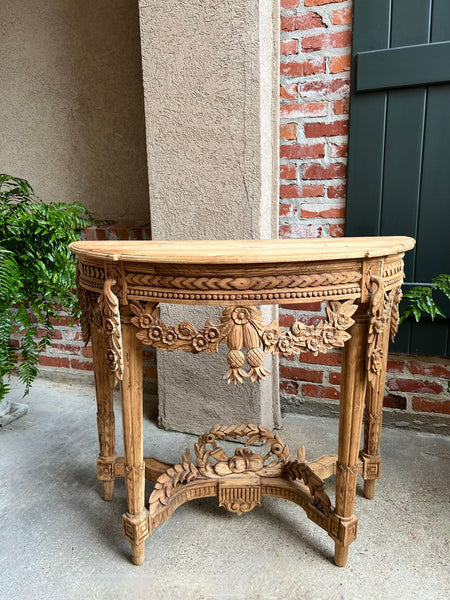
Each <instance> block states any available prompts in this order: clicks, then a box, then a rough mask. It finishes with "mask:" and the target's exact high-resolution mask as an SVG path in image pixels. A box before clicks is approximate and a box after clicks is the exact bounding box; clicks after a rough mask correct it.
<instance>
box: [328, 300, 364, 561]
mask: <svg viewBox="0 0 450 600" xmlns="http://www.w3.org/2000/svg"><path fill="white" fill-rule="evenodd" d="M353 318H354V319H355V324H354V325H353V326H352V328H351V329H350V330H349V333H350V335H351V336H352V337H351V339H350V340H349V341H348V342H347V343H346V345H345V348H344V351H343V363H342V384H341V397H340V415H339V445H338V464H337V470H336V506H335V511H334V515H333V524H332V527H331V532H330V535H332V537H333V538H334V540H335V554H334V560H335V563H336V564H337V565H338V566H339V567H343V566H345V564H346V563H347V557H348V547H349V545H350V544H351V542H353V541H354V540H355V539H356V531H357V525H358V519H357V517H356V516H355V515H354V514H353V507H354V503H355V495H356V480H357V477H358V468H357V462H358V454H359V446H360V437H361V426H362V415H363V407H364V395H365V391H366V382H367V374H366V365H365V350H366V339H367V324H368V315H367V312H366V310H365V308H364V307H362V308H359V309H358V312H357V313H356V314H355V315H354V317H353Z"/></svg>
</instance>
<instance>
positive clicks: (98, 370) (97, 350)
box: [91, 327, 117, 500]
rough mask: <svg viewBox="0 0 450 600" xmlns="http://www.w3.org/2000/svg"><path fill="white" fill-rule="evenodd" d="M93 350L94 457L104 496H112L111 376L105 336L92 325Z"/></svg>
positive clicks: (112, 425) (106, 497) (106, 498)
mask: <svg viewBox="0 0 450 600" xmlns="http://www.w3.org/2000/svg"><path fill="white" fill-rule="evenodd" d="M91 338H92V353H93V363H94V376H95V392H96V398H97V428H98V441H99V446H100V454H99V457H98V460H97V477H98V479H99V480H100V481H102V482H103V499H104V500H112V499H113V497H114V465H115V462H116V458H117V454H116V452H115V419H114V407H113V385H114V383H113V376H112V374H111V371H110V369H109V367H108V362H107V340H106V336H105V335H104V334H103V333H102V332H101V331H99V330H98V329H97V328H96V327H91Z"/></svg>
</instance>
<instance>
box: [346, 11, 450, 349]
mask: <svg viewBox="0 0 450 600" xmlns="http://www.w3.org/2000/svg"><path fill="white" fill-rule="evenodd" d="M353 26H354V37H353V50H352V54H353V68H352V81H351V101H350V133H349V165H348V189H347V217H346V235H410V236H412V237H415V238H416V239H417V247H416V249H415V250H414V251H413V252H410V253H408V255H407V256H406V259H405V272H406V281H407V282H409V284H410V285H411V284H413V283H415V282H418V283H427V282H430V281H431V279H432V278H433V277H434V276H435V275H437V274H439V273H443V272H447V273H450V231H449V230H450V149H449V148H450V141H449V140H450V85H449V84H448V83H447V82H449V81H450V0H390V1H389V0H382V1H381V2H378V1H377V2H374V1H373V0H354V25H353ZM402 61H403V62H402ZM407 288H408V285H406V289H407ZM443 304H444V306H443V308H444V309H445V310H446V311H447V312H448V314H450V303H449V302H445V301H444V303H443ZM449 349H450V328H449V321H448V320H445V319H437V320H436V321H435V322H434V323H433V322H431V321H430V320H424V321H423V322H421V323H419V324H416V323H414V322H407V323H404V324H403V325H402V326H401V328H400V331H399V334H398V338H397V341H396V343H395V344H394V345H393V347H392V350H394V351H397V352H411V353H417V354H436V355H442V356H443V355H448V354H449Z"/></svg>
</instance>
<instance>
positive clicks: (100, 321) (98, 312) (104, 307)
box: [76, 263, 123, 385]
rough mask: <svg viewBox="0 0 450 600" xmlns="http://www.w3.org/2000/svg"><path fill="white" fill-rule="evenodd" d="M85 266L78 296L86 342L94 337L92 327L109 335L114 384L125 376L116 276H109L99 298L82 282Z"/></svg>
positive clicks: (82, 332) (109, 351) (109, 354)
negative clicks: (95, 297)
mask: <svg viewBox="0 0 450 600" xmlns="http://www.w3.org/2000/svg"><path fill="white" fill-rule="evenodd" d="M80 275H81V267H80V263H78V265H77V273H76V281H77V297H78V302H79V305H80V309H81V317H80V324H81V336H82V338H83V341H84V343H85V345H87V344H88V343H89V340H90V337H91V327H96V328H97V329H98V330H99V331H101V332H102V333H103V334H104V335H105V336H106V337H107V347H108V350H107V356H106V358H107V361H108V366H109V368H110V370H111V372H112V373H113V374H114V385H116V384H117V383H118V381H119V380H121V379H122V374H123V355H122V332H121V323H120V310H119V299H118V298H117V296H116V294H115V293H114V292H113V290H112V288H113V287H114V286H115V285H116V283H117V282H116V280H115V279H106V281H105V282H104V284H103V290H102V292H101V294H100V295H99V296H98V298H97V301H95V299H94V296H93V294H92V293H91V292H89V290H86V289H85V288H83V287H82V285H81V284H80Z"/></svg>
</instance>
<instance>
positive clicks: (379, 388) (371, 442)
mask: <svg viewBox="0 0 450 600" xmlns="http://www.w3.org/2000/svg"><path fill="white" fill-rule="evenodd" d="M381 348H382V354H381V356H382V359H381V366H380V372H379V373H378V374H377V375H376V377H374V379H373V381H372V382H370V383H369V384H368V386H367V391H366V412H365V415H364V448H363V450H362V451H361V453H360V456H361V459H362V461H363V463H364V473H363V475H364V496H365V497H366V498H369V499H371V498H373V497H374V494H375V480H376V479H378V478H379V477H380V470H381V459H380V455H379V448H380V435H381V421H382V416H383V399H384V384H385V380H386V364H387V356H388V349H389V323H386V324H385V326H384V331H383V334H382V345H381Z"/></svg>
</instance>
